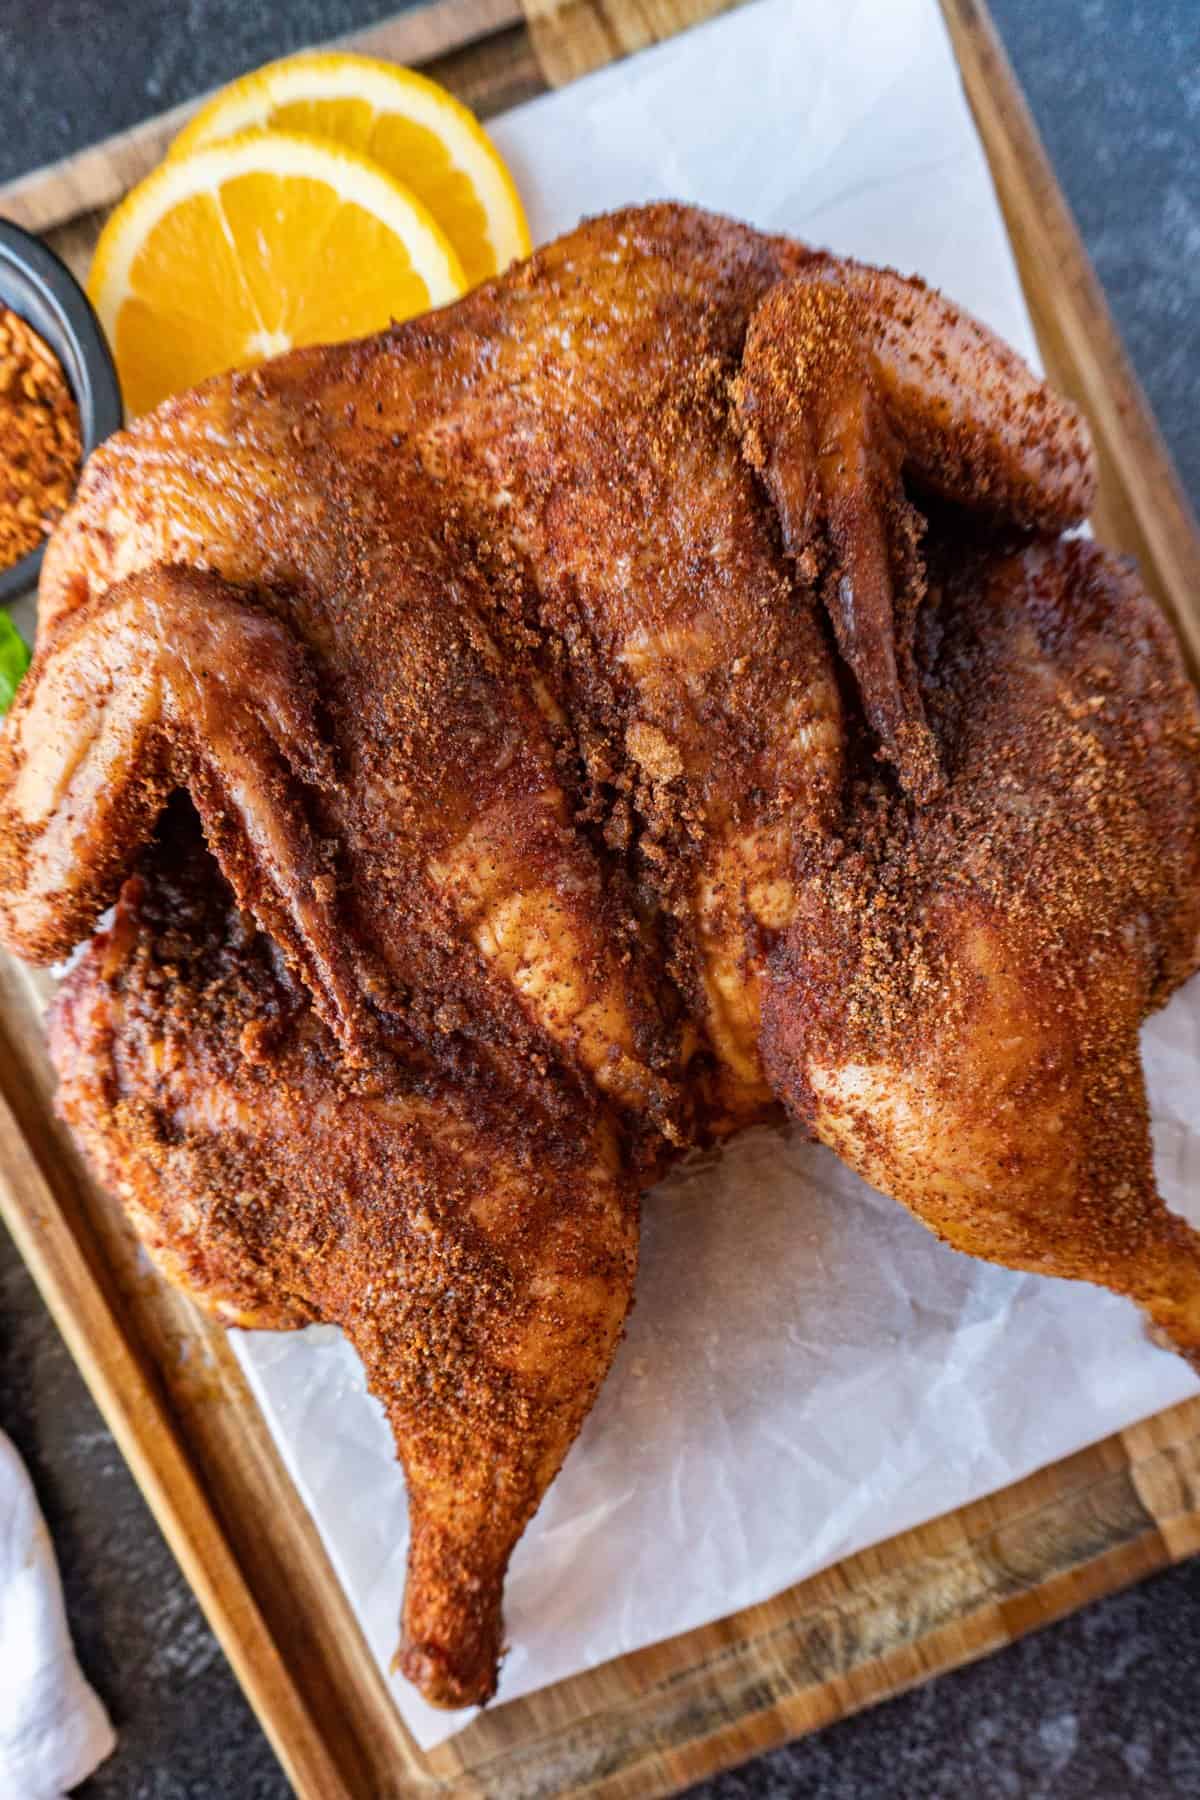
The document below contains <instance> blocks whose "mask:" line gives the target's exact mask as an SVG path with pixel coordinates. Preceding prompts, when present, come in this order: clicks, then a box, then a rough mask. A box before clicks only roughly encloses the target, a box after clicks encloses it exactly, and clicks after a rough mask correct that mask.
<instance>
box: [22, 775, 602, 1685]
mask: <svg viewBox="0 0 1200 1800" xmlns="http://www.w3.org/2000/svg"><path fill="white" fill-rule="evenodd" d="M51 1047H52V1052H53V1055H54V1059H55V1063H56V1065H57V1067H58V1070H59V1073H60V1076H61V1086H60V1088H59V1100H58V1104H59V1107H60V1109H61V1111H62V1113H63V1116H64V1117H65V1118H66V1119H67V1121H68V1122H69V1123H70V1125H71V1127H72V1129H73V1130H74V1131H75V1133H76V1135H77V1137H78V1138H79V1141H80V1142H81V1144H82V1145H83V1146H84V1148H85V1150H86V1152H87V1154H88V1155H89V1157H90V1158H91V1160H92V1162H93V1164H94V1166H95V1168H96V1170H97V1173H98V1174H99V1176H100V1178H101V1180H103V1181H104V1182H105V1183H106V1184H107V1185H108V1186H109V1187H110V1189H111V1190H112V1191H113V1192H114V1193H118V1194H120V1195H121V1196H122V1197H123V1199H124V1201H125V1205H126V1208H127V1210H128V1212H129V1215H130V1217H131V1218H132V1220H133V1222H134V1224H135V1226H136V1228H137V1229H138V1231H139V1232H140V1234H141V1236H142V1238H143V1240H144V1241H145V1243H146V1245H147V1248H148V1249H149V1251H150V1253H151V1254H152V1255H153V1256H154V1257H155V1258H156V1259H157V1260H158V1261H159V1262H160V1263H161V1264H162V1265H163V1267H164V1270H165V1272H166V1273H168V1274H169V1275H170V1277H171V1278H172V1279H173V1280H175V1281H176V1282H178V1283H179V1284H180V1285H182V1286H184V1287H185V1288H186V1289H188V1291H190V1292H191V1293H192V1294H193V1296H194V1297H195V1298H196V1299H197V1300H198V1301H199V1302H200V1303H201V1305H203V1306H205V1307H206V1308H207V1309H208V1310H210V1311H211V1312H213V1313H214V1314H215V1315H216V1317H217V1318H219V1319H220V1320H222V1321H223V1322H224V1323H226V1324H239V1325H245V1326H265V1327H268V1328H270V1329H276V1330H279V1329H285V1328H288V1327H291V1326H298V1325H304V1324H307V1323H310V1322H312V1321H316V1320H327V1321H329V1322H331V1323H333V1324H337V1325H340V1326H341V1327H342V1328H343V1330H344V1331H345V1332H346V1334H347V1336H348V1337H349V1339H350V1341H351V1342H352V1343H353V1345H354V1347H355V1349H356V1350H357V1351H358V1353H359V1355H360V1357H361V1358H362V1362H363V1366H364V1368H365V1370H366V1374H367V1380H368V1384H369V1386H370V1388H371V1390H372V1392H373V1393H374V1394H375V1395H376V1396H377V1397H378V1399H379V1400H380V1402H381V1403H382V1405H383V1408H384V1411H385V1412H386V1414H387V1416H388V1420H389V1423H390V1424H391V1427H392V1430H393V1433H394V1436H395V1439H396V1444H397V1448H398V1450H399V1453H400V1457H401V1460H402V1462H403V1464H404V1469H405V1474H406V1477H407V1482H408V1492H409V1511H410V1521H411V1533H412V1536H411V1547H410V1552H409V1575H408V1584H407V1588H406V1593H405V1602H404V1618H403V1642H402V1644H401V1648H400V1650H399V1652H398V1653H397V1662H398V1666H399V1667H400V1668H401V1669H402V1670H403V1672H404V1674H405V1675H406V1676H408V1678H409V1679H410V1680H412V1681H414V1682H416V1683H417V1685H418V1686H419V1687H420V1688H421V1689H422V1691H423V1692H424V1694H425V1695H426V1697H427V1698H428V1699H429V1700H431V1701H432V1702H433V1703H434V1704H436V1705H444V1706H462V1705H467V1704H471V1703H474V1702H478V1701H482V1700H486V1699H487V1698H488V1696H489V1695H490V1694H491V1693H492V1691H493V1689H494V1687H495V1681H496V1670H497V1666H498V1661H499V1656H500V1651H501V1639H502V1624H501V1593H502V1586H503V1580H504V1572H505V1569H506V1567H507V1564H508V1559H509V1556H510V1555H511V1553H512V1549H513V1546H514V1544H515V1543H516V1541H517V1539H518V1538H519V1536H520V1535H521V1532H522V1531H523V1530H524V1528H525V1526H526V1524H527V1523H528V1521H529V1519H530V1518H531V1517H532V1515H533V1512H534V1511H535V1509H536V1507H537V1504H538V1501H539V1500H540V1498H541V1496H542V1494H543V1492H544V1491H545V1489H546V1487H547V1486H548V1485H549V1483H550V1482H551V1481H552V1480H553V1478H554V1476H555V1474H556V1472H557V1470H558V1468H559V1465H560V1464H561V1462H562V1459H563V1457H564V1456H565V1454H566V1452H567V1449H568V1448H569V1446H570V1444H571V1441H572V1439H573V1438H574V1437H575V1434H576V1432H577V1431H578V1429H579V1426H580V1424H581V1423H582V1421H583V1419H584V1417H585V1415H586V1413H587V1411H588V1408H589V1407H590V1405H591V1402H592V1399H593V1397H594V1396H595V1393H596V1391H597V1389H598V1388H599V1386H600V1383H601V1382H602V1380H603V1379H604V1375H605V1373H606V1371H607V1369H608V1365H609V1362H610V1361H611V1359H612V1355H613V1351H614V1349H615V1348H616V1345H617V1342H618V1340H619V1339H620V1335H621V1329H622V1325H623V1323H624V1319H625V1314H626V1311H627V1309H628V1306H629V1302H630V1297H631V1294H632V1289H633V1278H634V1271H635V1267H636V1262H637V1218H638V1215H637V1200H636V1192H635V1189H634V1186H633V1183H632V1182H631V1180H630V1179H629V1176H628V1174H627V1173H626V1172H625V1170H624V1168H623V1163H622V1155H621V1149H620V1145H619V1140H618V1137H617V1134H616V1133H615V1132H614V1130H613V1127H612V1124H611V1122H610V1121H608V1120H607V1119H606V1118H605V1117H604V1115H603V1113H602V1112H601V1111H600V1110H599V1109H598V1108H597V1107H595V1106H594V1105H593V1106H591V1107H588V1106H587V1104H586V1103H582V1110H581V1102H580V1100H579V1097H578V1096H576V1097H575V1099H574V1101H573V1103H572V1106H571V1108H570V1111H569V1112H568V1113H567V1114H566V1116H565V1119H564V1118H563V1117H560V1118H557V1119H555V1118H554V1117H553V1116H550V1115H549V1114H547V1113H546V1112H544V1111H543V1112H540V1113H539V1112H538V1111H537V1110H536V1109H534V1108H531V1107H530V1105H529V1103H528V1101H527V1100H525V1101H523V1102H521V1103H520V1104H517V1103H515V1097H514V1096H505V1095H504V1094H503V1093H502V1092H499V1091H498V1090H497V1086H496V1082H495V1079H494V1075H493V1076H491V1077H490V1078H489V1079H486V1080H485V1079H481V1076H480V1072H479V1071H475V1072H474V1073H472V1072H471V1071H470V1070H469V1069H467V1068H466V1067H465V1066H464V1067H463V1068H462V1069H461V1070H460V1073H459V1077H458V1079H457V1080H451V1079H449V1078H448V1077H447V1076H445V1075H444V1074H441V1073H437V1072H434V1071H431V1070H428V1069H422V1068H421V1067H420V1066H419V1065H418V1064H414V1065H412V1066H410V1067H408V1068H407V1069H405V1070H404V1071H403V1072H398V1070H397V1067H396V1064H395V1061H394V1059H389V1061H388V1063H387V1065H386V1067H384V1068H376V1069H371V1068H363V1067H355V1068H353V1069H352V1068H351V1067H350V1066H349V1065H347V1063H346V1062H345V1060H344V1058H343V1057H342V1055H341V1053H340V1051H339V1049H338V1045H337V1042H336V1039H335V1038H334V1037H333V1035H332V1033H331V1032H330V1031H329V1030H328V1029H327V1028H326V1027H325V1026H324V1025H323V1024H322V1023H321V1021H320V1020H319V1019H318V1017H317V1015H316V1014H315V1012H314V1010H313V1008H312V1006H311V1003H310V1002H309V1000H308V997H307V995H306V994H305V993H304V991H303V989H302V988H300V987H299V986H298V985H297V984H296V982H295V981H294V980H292V978H291V977H290V976H289V975H288V974H287V972H286V970H285V969H284V968H283V967H282V966H281V964H280V961H279V959H278V957H277V955H276V954H275V952H274V951H273V948H272V946H271V944H270V942H269V940H267V939H266V938H265V937H264V936H263V935H262V934H261V933H260V932H258V931H257V930H256V929H255V927H254V925H253V922H252V920H251V919H250V918H249V917H248V915H246V914H245V913H243V912H242V911H241V910H240V909H239V908H238V907H237V906H236V905H235V903H234V901H233V897H232V895H231V894H230V893H229V891H228V889H227V888H226V887H225V885H224V883H223V882H222V880H221V878H220V876H219V875H218V874H217V871H216V868H215V865H214V864H213V861H212V859H211V857H210V856H209V855H208V853H207V852H206V851H205V850H204V848H203V845H202V844H201V843H200V841H199V834H198V832H197V830H196V828H195V821H194V818H193V819H191V820H189V819H188V818H187V817H186V816H183V815H182V812H181V809H180V808H179V807H178V806H175V807H173V808H172V811H171V814H170V815H169V817H168V819H167V822H166V829H165V831H164V834H163V835H162V836H161V838H160V840H159V842H158V843H157V844H156V845H155V847H154V849H153V851H152V852H151V854H150V855H149V857H148V859H147V861H146V863H145V865H144V869H143V871H142V872H140V873H139V874H137V875H136V876H134V877H133V878H132V879H131V880H129V881H128V882H127V883H126V885H125V887H124V889H123V892H122V896H121V899H120V902H119V904H118V907H117V910H116V916H115V918H114V921H113V923H112V925H111V926H110V927H109V928H108V929H107V930H106V931H104V932H101V933H100V934H99V935H98V936H97V937H96V938H95V940H94V941H93V943H92V944H91V946H90V947H89V949H88V951H87V952H86V954H85V956H84V957H83V959H82V961H81V963H80V964H79V965H78V966H77V967H76V969H75V970H74V971H73V973H72V974H71V976H70V977H69V978H68V980H67V981H66V983H65V984H64V986H63V988H62V989H61V990H60V993H59V997H58V1000H57V1003H56V1006H55V1010H54V1015H53V1019H52V1023H51Z"/></svg>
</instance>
